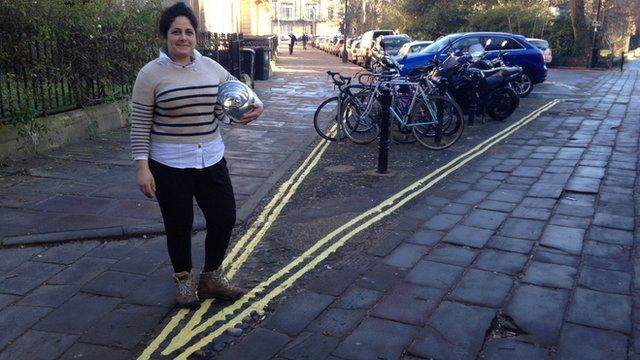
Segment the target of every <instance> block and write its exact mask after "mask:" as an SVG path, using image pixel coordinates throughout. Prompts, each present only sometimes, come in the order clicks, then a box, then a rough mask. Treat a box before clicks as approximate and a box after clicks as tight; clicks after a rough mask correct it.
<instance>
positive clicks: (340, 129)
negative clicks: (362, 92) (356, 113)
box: [336, 93, 344, 142]
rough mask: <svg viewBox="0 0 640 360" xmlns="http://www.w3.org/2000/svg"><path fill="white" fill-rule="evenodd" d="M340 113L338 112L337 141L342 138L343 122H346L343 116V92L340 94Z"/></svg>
mask: <svg viewBox="0 0 640 360" xmlns="http://www.w3.org/2000/svg"><path fill="white" fill-rule="evenodd" d="M337 111H338V113H337V114H336V120H337V121H336V142H340V138H341V137H342V124H343V123H344V119H343V118H342V116H343V114H342V93H340V95H339V96H338V110H337Z"/></svg>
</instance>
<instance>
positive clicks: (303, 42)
mask: <svg viewBox="0 0 640 360" xmlns="http://www.w3.org/2000/svg"><path fill="white" fill-rule="evenodd" d="M307 41H309V37H308V36H307V34H302V49H303V50H307Z"/></svg>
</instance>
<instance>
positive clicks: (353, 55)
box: [347, 39, 360, 64]
mask: <svg viewBox="0 0 640 360" xmlns="http://www.w3.org/2000/svg"><path fill="white" fill-rule="evenodd" d="M359 50H360V40H359V39H356V40H354V41H353V42H352V43H351V47H350V48H348V49H347V56H348V59H349V61H351V62H352V63H354V64H357V63H358V51H359Z"/></svg>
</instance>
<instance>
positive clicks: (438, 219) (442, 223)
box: [422, 214, 462, 231]
mask: <svg viewBox="0 0 640 360" xmlns="http://www.w3.org/2000/svg"><path fill="white" fill-rule="evenodd" d="M461 219H462V216H461V215H453V214H440V215H436V216H434V217H432V218H431V219H429V221H427V222H425V223H424V224H423V225H422V226H423V227H424V228H427V229H430V230H437V231H444V230H449V229H451V228H453V227H454V226H455V225H456V223H457V222H458V221H460V220H461Z"/></svg>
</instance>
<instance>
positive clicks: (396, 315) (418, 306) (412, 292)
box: [371, 283, 444, 326]
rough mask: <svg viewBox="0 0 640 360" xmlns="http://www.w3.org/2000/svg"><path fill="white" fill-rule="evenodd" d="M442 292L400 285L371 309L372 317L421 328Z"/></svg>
mask: <svg viewBox="0 0 640 360" xmlns="http://www.w3.org/2000/svg"><path fill="white" fill-rule="evenodd" d="M443 296H444V291H443V290H440V289H435V288H428V287H424V286H418V285H413V284H409V283H402V284H400V285H399V286H398V287H396V288H395V289H393V291H391V292H390V293H389V294H388V295H386V296H385V297H384V298H383V299H382V300H381V301H380V302H379V303H378V304H377V305H376V307H375V308H374V309H373V311H372V312H371V314H372V315H373V316H376V317H379V318H383V319H388V320H393V321H397V322H401V323H405V324H409V325H417V326H422V325H424V324H425V323H426V321H427V319H428V318H429V316H430V315H431V313H432V312H433V310H435V309H436V307H437V306H438V304H439V303H440V300H441V299H442V297H443Z"/></svg>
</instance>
